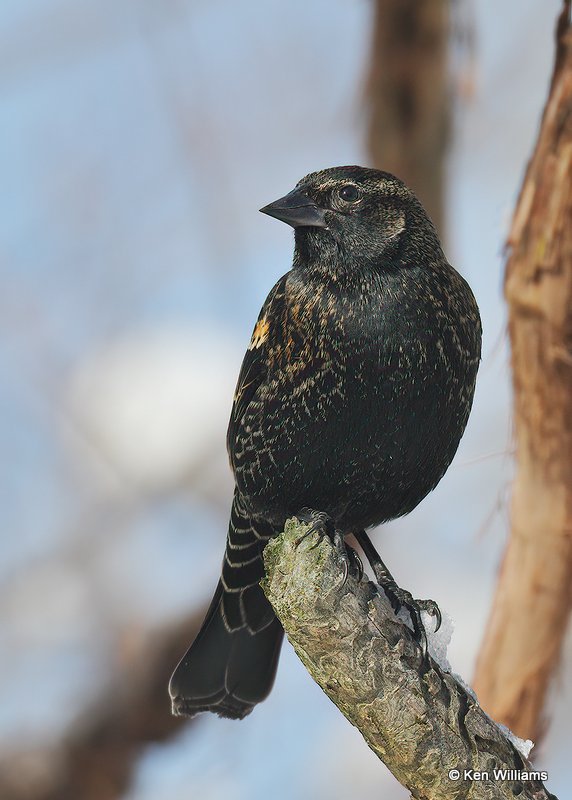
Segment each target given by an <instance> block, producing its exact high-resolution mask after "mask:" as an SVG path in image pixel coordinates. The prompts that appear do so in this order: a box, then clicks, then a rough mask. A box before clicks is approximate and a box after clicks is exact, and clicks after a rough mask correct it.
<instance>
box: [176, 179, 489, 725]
mask: <svg viewBox="0 0 572 800" xmlns="http://www.w3.org/2000/svg"><path fill="white" fill-rule="evenodd" d="M263 210H265V211H266V213H271V214H272V215H273V216H277V217H278V218H279V219H282V220H283V221H285V222H288V224H291V225H292V226H293V227H294V228H295V250H294V260H293V266H292V269H291V271H290V272H288V273H287V274H286V275H284V276H283V277H282V278H280V280H279V281H278V282H277V283H276V285H275V286H274V288H273V289H272V291H271V292H270V294H269V295H268V298H267V299H266V301H265V303H264V305H263V307H262V310H261V312H260V315H259V317H258V320H257V322H256V325H255V326H254V330H253V334H252V337H251V340H250V343H249V345H248V348H247V350H246V354H245V357H244V361H243V364H242V368H241V370H240V375H239V378H238V383H237V387H236V392H235V397H234V403H233V408H232V413H231V417H230V422H229V427H228V435H227V447H228V453H229V458H230V463H231V467H232V469H233V473H234V478H235V483H236V488H235V494H234V500H233V505H232V511H231V518H230V524H229V530H228V537H227V545H226V552H225V556H224V561H223V566H222V575H221V579H220V582H219V586H218V587H217V590H216V593H215V596H214V598H213V601H212V604H211V607H210V609H209V612H208V614H207V618H206V620H205V622H204V624H203V627H202V628H201V631H200V633H199V635H198V637H197V639H196V641H195V643H194V644H193V646H192V647H191V648H190V650H189V651H188V653H187V654H186V656H185V657H184V658H183V660H182V661H181V664H180V665H179V667H178V668H177V670H176V672H175V674H174V676H173V678H172V681H171V695H172V696H173V698H174V704H175V707H176V708H177V709H178V710H179V712H180V713H187V714H192V713H194V712H196V711H198V710H213V711H215V712H216V713H219V714H222V715H224V716H231V717H243V716H245V715H246V714H248V713H249V712H250V710H251V709H252V707H253V706H254V705H255V704H256V703H258V702H260V701H261V700H262V699H264V697H265V696H266V695H267V694H268V692H269V691H270V688H271V686H272V681H273V679H274V673H275V670H276V664H277V659H278V652H279V649H280V644H281V640H282V629H281V627H280V624H279V622H278V621H277V619H276V618H275V616H274V614H273V612H272V608H271V607H270V605H269V603H268V601H267V600H266V597H265V596H264V594H263V592H262V589H261V588H260V585H259V581H260V579H261V577H262V575H263V561H262V552H263V548H264V545H265V543H266V542H267V541H268V539H269V538H270V537H271V536H274V535H275V534H276V533H277V532H279V531H281V530H282V529H283V527H284V522H285V520H286V519H287V518H288V517H289V516H293V515H295V514H297V513H298V512H300V511H301V509H303V508H310V509H314V510H316V511H319V512H324V513H325V514H326V515H328V517H329V518H330V519H331V521H332V524H333V526H335V528H336V529H337V530H338V531H339V532H341V533H342V534H344V535H345V534H350V533H359V532H360V531H364V530H365V529H367V528H369V527H371V526H373V525H377V524H379V523H381V522H384V521H386V520H390V519H394V518H396V517H399V516H401V515H403V514H406V513H408V512H409V511H411V510H412V509H413V508H415V506H416V505H417V504H418V503H419V502H421V500H422V499H423V498H424V497H425V496H426V495H427V494H428V493H429V492H430V491H431V490H432V489H433V488H434V487H435V486H436V485H437V483H438V482H439V481H440V479H441V478H442V476H443V474H444V473H445V471H446V469H447V468H448V466H449V464H450V463H451V461H452V459H453V456H454V455H455V452H456V450H457V447H458V444H459V441H460V439H461V436H462V435H463V431H464V430H465V426H466V424H467V420H468V417H469V412H470V409H471V404H472V400H473V394H474V389H475V380H476V375H477V369H478V364H479V360H480V352H481V323H480V318H479V311H478V307H477V304H476V302H475V298H474V297H473V294H472V292H471V290H470V288H469V286H468V284H467V282H466V281H465V280H464V279H463V278H462V277H461V275H459V273H457V272H456V271H455V270H454V269H453V267H452V266H451V265H450V264H449V263H448V262H447V260H446V258H445V256H444V254H443V251H442V249H441V245H440V243H439V239H438V237H437V234H436V232H435V229H434V227H433V225H432V223H431V221H430V220H429V219H428V217H427V215H426V213H425V211H424V210H423V208H422V206H421V204H420V203H419V201H418V200H417V199H416V198H415V196H414V195H413V194H412V192H411V191H410V190H409V189H408V188H407V187H406V186H405V185H404V184H403V183H402V182H401V181H400V180H398V179H397V178H395V177H394V176H392V175H389V174H388V173H384V172H379V171H377V170H371V169H366V168H362V167H337V168H334V169H330V170H324V171H321V172H317V173H312V174H311V175H308V176H306V178H304V179H303V180H302V181H300V183H299V184H298V185H297V187H296V189H295V190H294V191H293V192H291V193H289V194H288V195H287V196H286V197H285V198H282V199H281V201H277V203H275V204H271V206H267V207H266V208H265V209H263Z"/></svg>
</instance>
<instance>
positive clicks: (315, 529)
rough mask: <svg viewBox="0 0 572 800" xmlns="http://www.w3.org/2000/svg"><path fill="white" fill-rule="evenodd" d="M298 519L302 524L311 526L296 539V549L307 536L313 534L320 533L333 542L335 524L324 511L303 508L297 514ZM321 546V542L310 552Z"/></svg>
mask: <svg viewBox="0 0 572 800" xmlns="http://www.w3.org/2000/svg"><path fill="white" fill-rule="evenodd" d="M296 519H298V520H299V521H300V522H302V523H303V524H305V525H309V526H310V527H309V528H308V530H307V531H305V532H304V533H303V534H302V535H301V536H300V537H298V539H296V542H295V544H296V547H298V545H299V544H300V542H303V541H304V539H305V538H306V537H307V536H310V535H311V534H312V533H320V534H322V535H326V536H329V537H330V539H331V540H332V541H333V540H334V536H335V530H334V522H333V520H332V518H331V517H329V516H328V515H327V514H326V513H325V512H323V511H314V510H313V509H311V508H303V509H301V511H299V512H298V513H297V514H296ZM318 544H319V540H318V541H317V542H316V544H314V545H312V547H311V548H310V550H313V549H314V547H317V545H318Z"/></svg>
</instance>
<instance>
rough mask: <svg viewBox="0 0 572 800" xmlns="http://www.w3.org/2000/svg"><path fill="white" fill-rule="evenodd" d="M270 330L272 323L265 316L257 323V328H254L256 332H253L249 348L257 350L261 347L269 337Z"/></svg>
mask: <svg viewBox="0 0 572 800" xmlns="http://www.w3.org/2000/svg"><path fill="white" fill-rule="evenodd" d="M269 332H270V323H269V322H268V320H267V319H266V317H263V318H262V319H260V320H258V322H257V323H256V328H255V329H254V333H253V334H252V339H251V340H250V344H249V345H248V349H249V350H257V349H258V348H259V347H262V345H263V344H264V342H265V341H266V340H267V339H268V334H269Z"/></svg>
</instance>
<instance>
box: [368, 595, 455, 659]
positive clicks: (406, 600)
mask: <svg viewBox="0 0 572 800" xmlns="http://www.w3.org/2000/svg"><path fill="white" fill-rule="evenodd" d="M382 588H383V590H384V591H385V594H386V595H387V598H388V600H389V602H390V604H391V607H392V608H393V610H394V611H395V613H396V614H397V613H399V611H400V610H401V609H402V608H404V609H405V610H406V611H407V612H408V613H409V616H410V617H411V622H412V624H413V633H414V635H415V639H416V640H417V642H418V643H419V646H420V648H421V653H422V656H423V660H424V661H427V658H428V650H427V633H426V631H425V626H424V625H423V620H422V619H421V612H422V611H425V612H426V613H427V614H430V615H431V616H432V617H435V621H436V622H435V631H438V630H439V628H440V627H441V622H442V616H441V611H440V609H439V606H438V605H437V603H436V602H435V601H434V600H415V598H414V597H413V595H412V594H411V592H408V591H407V590H406V589H402V588H401V587H400V586H397V584H396V583H395V582H394V581H391V582H389V583H387V584H386V585H384V586H383V587H382Z"/></svg>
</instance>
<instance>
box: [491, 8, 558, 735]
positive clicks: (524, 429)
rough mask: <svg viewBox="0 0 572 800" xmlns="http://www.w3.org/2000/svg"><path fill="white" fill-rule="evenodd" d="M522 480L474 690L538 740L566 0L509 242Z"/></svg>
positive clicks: (549, 518)
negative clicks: (533, 143) (545, 92)
mask: <svg viewBox="0 0 572 800" xmlns="http://www.w3.org/2000/svg"><path fill="white" fill-rule="evenodd" d="M508 245H509V248H510V251H509V258H508V262H507V266H506V277H505V295H506V299H507V303H508V310H509V323H508V329H509V334H510V341H511V348H512V375H513V390H514V428H515V437H516V464H517V470H516V477H515V481H514V486H513V496H512V511H511V533H510V539H509V542H508V546H507V549H506V552H505V555H504V559H503V563H502V568H501V572H500V576H499V582H498V586H497V590H496V595H495V599H494V604H493V608H492V612H491V617H490V621H489V624H488V626H487V630H486V634H485V638H484V642H483V645H482V650H481V654H480V657H479V661H478V664H477V672H476V678H475V687H476V689H477V692H478V695H479V698H480V701H481V702H482V704H483V706H484V708H485V709H486V710H487V711H488V712H489V713H490V714H491V715H492V716H494V717H495V719H498V720H500V721H501V722H504V723H505V724H506V725H508V726H510V728H512V730H514V731H515V732H516V733H518V734H519V736H524V737H530V738H534V739H536V738H538V736H539V734H540V733H541V732H542V719H541V714H542V709H543V705H544V699H545V695H546V690H547V687H548V684H549V681H550V678H551V676H552V675H553V673H554V670H555V668H556V666H557V665H558V661H559V657H560V652H561V649H562V642H563V638H564V634H565V632H566V627H567V622H568V618H569V612H570V603H571V589H572V31H571V27H570V0H567V2H565V3H564V8H563V11H562V14H561V17H560V21H559V25H558V35H557V54H556V63H555V68H554V75H553V78H552V85H551V88H550V94H549V97H548V102H547V104H546V108H545V111H544V116H543V119H542V124H541V129H540V133H539V137H538V141H537V144H536V147H535V150H534V153H533V156H532V159H531V161H530V164H529V165H528V169H527V172H526V175H525V178H524V182H523V185H522V189H521V192H520V196H519V199H518V202H517V206H516V210H515V213H514V217H513V222H512V228H511V232H510V237H509V241H508Z"/></svg>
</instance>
